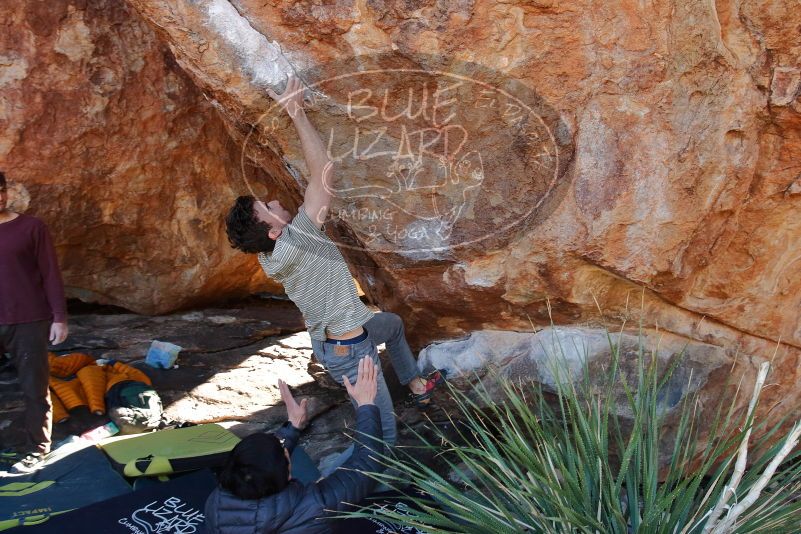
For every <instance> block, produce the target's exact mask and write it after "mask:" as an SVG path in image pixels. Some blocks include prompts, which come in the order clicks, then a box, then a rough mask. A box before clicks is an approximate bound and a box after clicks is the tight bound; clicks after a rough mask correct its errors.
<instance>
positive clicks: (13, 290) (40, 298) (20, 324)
mask: <svg viewBox="0 0 801 534" xmlns="http://www.w3.org/2000/svg"><path fill="white" fill-rule="evenodd" d="M66 338H67V305H66V300H65V299H64V285H63V284H62V282H61V273H60V272H59V269H58V261H57V259H56V253H55V250H54V249H53V243H52V241H51V239H50V233H49V232H48V230H47V227H46V226H45V224H44V223H43V222H42V221H41V220H39V219H37V218H36V217H31V216H29V215H24V214H20V213H14V212H13V211H9V210H8V191H7V186H6V177H5V175H4V174H3V173H2V172H0V352H8V353H9V354H10V355H11V363H12V364H13V365H14V367H16V369H17V374H18V376H19V385H20V388H21V389H22V393H23V395H24V397H25V416H24V422H25V434H26V447H25V449H24V450H22V451H19V452H20V457H21V459H20V461H19V462H17V464H15V466H14V468H13V469H14V470H15V471H25V470H29V469H30V468H32V467H34V466H35V465H36V464H37V463H38V462H39V460H40V459H41V457H42V455H43V454H46V453H47V452H49V451H50V434H51V431H52V424H53V414H52V405H51V403H50V392H49V389H48V382H49V379H50V366H49V363H48V358H47V342H48V340H49V341H50V343H52V344H54V345H58V344H59V343H61V342H62V341H64V340H65V339H66Z"/></svg>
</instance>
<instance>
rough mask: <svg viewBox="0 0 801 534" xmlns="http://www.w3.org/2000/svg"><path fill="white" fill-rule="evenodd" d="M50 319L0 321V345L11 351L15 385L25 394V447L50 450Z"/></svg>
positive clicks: (51, 416)
mask: <svg viewBox="0 0 801 534" xmlns="http://www.w3.org/2000/svg"><path fill="white" fill-rule="evenodd" d="M49 334H50V321H37V322H35V323H20V324H0V348H4V349H5V351H6V352H9V353H10V354H11V363H12V364H14V367H16V368H17V375H18V376H19V385H20V389H22V394H23V396H24V397H25V416H24V419H23V420H24V424H25V438H26V443H25V450H24V451H22V452H41V453H47V452H50V434H51V431H52V428H53V410H52V405H51V404H50V390H49V389H48V384H49V380H50V362H49V361H48V359H47V338H48V336H49Z"/></svg>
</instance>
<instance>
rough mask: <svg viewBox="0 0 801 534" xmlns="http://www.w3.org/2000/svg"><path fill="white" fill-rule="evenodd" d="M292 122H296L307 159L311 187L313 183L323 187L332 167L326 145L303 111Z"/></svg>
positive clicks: (304, 155)
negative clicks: (327, 167) (327, 170)
mask: <svg viewBox="0 0 801 534" xmlns="http://www.w3.org/2000/svg"><path fill="white" fill-rule="evenodd" d="M292 122H294V124H295V129H296V130H297V131H298V136H299V137H300V144H301V146H302V147H303V157H304V158H305V159H306V165H307V166H308V168H309V174H310V177H309V186H311V185H312V184H313V183H314V184H316V185H323V178H324V176H325V174H326V166H327V165H328V166H330V165H331V160H330V159H329V158H328V154H327V152H326V149H325V145H324V144H323V141H322V139H320V134H318V133H317V130H316V129H315V127H314V125H313V124H312V123H311V121H310V120H309V118H308V117H307V116H306V113H305V112H303V111H300V112H298V113H297V114H296V115H295V117H294V118H293V119H292Z"/></svg>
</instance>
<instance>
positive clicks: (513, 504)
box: [348, 334, 801, 534]
mask: <svg viewBox="0 0 801 534" xmlns="http://www.w3.org/2000/svg"><path fill="white" fill-rule="evenodd" d="M642 339H643V336H642V334H641V335H640V340H641V342H640V346H639V351H638V354H637V355H636V358H637V362H636V367H635V369H636V373H635V374H636V377H634V378H632V376H631V374H632V373H629V376H628V378H627V377H626V376H625V373H623V372H622V371H621V366H620V363H621V360H620V357H621V354H620V348H619V347H617V346H615V345H614V343H612V340H611V338H609V341H610V345H611V354H612V357H611V359H610V362H609V365H608V366H606V368H605V369H604V371H603V372H602V373H600V374H599V373H598V372H597V370H594V371H593V376H592V377H590V372H589V369H588V368H587V367H586V365H585V368H584V372H583V376H581V377H579V378H577V379H575V377H570V376H564V372H563V370H560V366H559V365H554V366H553V369H552V372H553V373H554V376H555V377H556V378H557V380H556V381H555V384H556V385H555V386H554V390H553V391H544V389H543V387H542V386H541V385H540V384H538V383H533V382H528V383H525V382H518V383H513V382H511V381H508V380H504V379H500V378H499V377H495V379H496V380H494V381H493V388H492V389H493V395H490V393H489V391H488V387H487V386H486V383H485V382H486V381H482V380H478V379H477V380H476V382H475V388H474V389H473V390H472V391H470V392H467V393H464V392H460V391H457V390H456V389H453V388H451V396H452V398H453V402H454V406H455V408H456V409H455V410H452V414H453V415H452V416H451V418H452V421H451V422H452V423H453V424H452V425H450V426H451V430H450V431H449V430H446V429H443V428H440V427H439V426H436V425H432V426H430V430H431V432H433V437H431V436H430V435H429V437H428V438H426V437H424V436H423V435H422V434H420V433H416V436H417V438H418V439H419V441H420V445H419V446H413V447H405V448H398V449H396V454H395V456H394V457H389V456H385V457H384V458H383V462H384V463H385V465H387V466H388V467H391V468H393V469H389V470H387V471H386V472H385V473H374V474H371V476H373V477H374V478H375V479H376V480H379V481H381V482H383V483H385V484H387V485H389V486H398V487H400V486H403V485H405V484H406V483H408V482H411V488H412V489H413V490H419V492H421V493H424V494H425V495H427V496H428V497H425V498H423V497H416V496H414V495H417V494H418V491H411V492H407V493H409V494H410V495H412V497H409V506H408V507H404V508H403V510H402V511H398V510H396V509H392V508H390V507H386V508H381V509H379V510H374V509H362V510H361V511H356V512H352V513H350V514H348V515H350V516H357V517H376V516H378V518H379V519H382V520H384V521H388V522H393V523H395V524H398V525H407V526H414V527H416V528H418V529H419V530H422V531H425V532H460V533H462V532H464V533H476V534H488V533H492V534H496V533H507V532H508V533H516V532H547V533H551V532H553V533H561V532H565V533H567V532H570V533H573V532H587V533H602V534H606V533H613V534H628V533H647V534H658V533H671V534H679V533H681V534H684V533H703V534H708V533H714V534H721V533H730V532H742V533H746V532H747V533H756V532H766V533H767V532H770V533H775V532H799V531H801V502H799V499H797V496H796V494H797V492H798V491H799V489H801V476H799V475H801V455H799V453H798V452H797V451H794V449H795V446H796V444H797V443H798V439H799V434H801V426H799V424H798V423H796V424H795V425H794V426H793V427H792V429H791V430H790V431H789V432H785V433H783V434H782V433H781V432H782V429H783V428H784V425H783V423H784V421H780V422H779V423H777V424H776V425H775V426H772V427H771V428H764V427H760V425H759V424H758V423H756V422H755V420H754V419H755V418H754V414H755V410H756V407H757V405H758V400H759V395H760V392H761V391H762V387H763V385H764V383H765V378H766V376H767V373H768V370H769V364H768V363H764V364H762V366H761V367H760V370H759V374H758V377H757V380H756V385H755V387H754V391H753V394H752V397H751V402H750V404H749V407H748V410H747V412H746V413H744V414H741V415H736V410H735V406H736V405H738V404H739V403H738V402H736V398H735V399H732V398H729V399H720V402H719V405H718V406H717V409H716V410H712V413H714V416H713V417H711V418H710V417H709V416H708V415H707V414H708V413H709V410H703V409H701V408H700V407H699V405H700V400H699V397H698V395H697V394H693V395H688V396H687V397H686V398H685V399H684V400H683V401H682V404H681V405H680V406H679V407H678V408H677V409H678V410H679V411H678V417H676V416H675V414H674V416H673V417H672V419H671V420H670V421H671V422H670V425H671V428H668V426H667V425H668V418H667V414H666V412H665V410H664V409H662V407H663V405H664V403H662V402H661V401H660V398H661V396H663V395H664V393H665V391H664V390H665V386H666V384H667V381H668V380H669V378H670V376H671V374H672V373H673V371H674V370H675V368H676V366H677V365H678V364H679V363H680V362H681V359H682V355H681V354H680V355H677V356H676V357H675V358H673V361H672V362H670V364H669V365H659V364H658V361H657V359H656V358H655V357H654V356H653V353H651V352H648V351H646V350H645V348H644V343H643V342H642ZM629 369H631V367H629ZM736 389H737V392H738V394H739V391H740V388H739V387H737V388H736ZM621 391H622V392H623V393H622V394H621ZM499 392H500V394H499ZM621 395H624V398H625V401H624V405H626V406H627V410H626V411H627V412H628V413H627V414H626V417H625V418H624V417H622V416H621V415H620V413H619V412H620V410H619V409H618V408H617V406H616V403H617V401H616V399H617V398H619V396H621ZM702 414H703V419H704V420H703V421H702V420H700V419H702ZM758 427H759V434H760V435H761V436H762V437H760V438H759V439H754V438H753V437H752V436H753V435H752V430H754V429H756V428H758ZM454 429H455V430H454ZM754 434H756V433H754ZM780 434H781V435H780ZM669 435H670V436H675V438H674V439H672V444H671V445H667V446H666V445H665V442H668V443H670V441H669V440H666V439H665V438H666V436H669ZM771 443H773V445H770V444H771ZM666 448H667V450H665V449H666ZM749 454H750V456H749ZM432 456H433V457H435V458H436V459H437V462H435V463H436V464H439V465H438V467H436V466H435V465H433V464H432V462H431V461H430V458H432ZM665 458H667V461H665ZM388 473H393V474H388Z"/></svg>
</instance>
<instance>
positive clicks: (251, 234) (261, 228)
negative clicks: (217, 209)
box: [225, 195, 275, 254]
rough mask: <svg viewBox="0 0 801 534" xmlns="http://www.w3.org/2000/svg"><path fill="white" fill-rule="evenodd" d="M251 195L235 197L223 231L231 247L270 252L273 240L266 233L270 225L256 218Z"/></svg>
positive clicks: (253, 199)
mask: <svg viewBox="0 0 801 534" xmlns="http://www.w3.org/2000/svg"><path fill="white" fill-rule="evenodd" d="M255 200H256V199H255V198H254V197H253V195H245V196H241V197H239V198H237V199H236V202H234V205H233V206H231V209H230V211H229V212H228V216H227V217H226V218H225V231H226V233H227V234H228V241H230V243H231V246H232V247H233V248H236V249H239V250H241V251H242V252H248V253H250V254H254V253H256V252H272V251H273V249H274V248H275V240H274V239H270V237H269V236H268V235H267V233H268V232H269V231H270V225H269V224H267V223H266V222H263V221H260V220H258V219H257V218H256V214H255V213H254V212H253V202H254V201H255Z"/></svg>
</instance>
